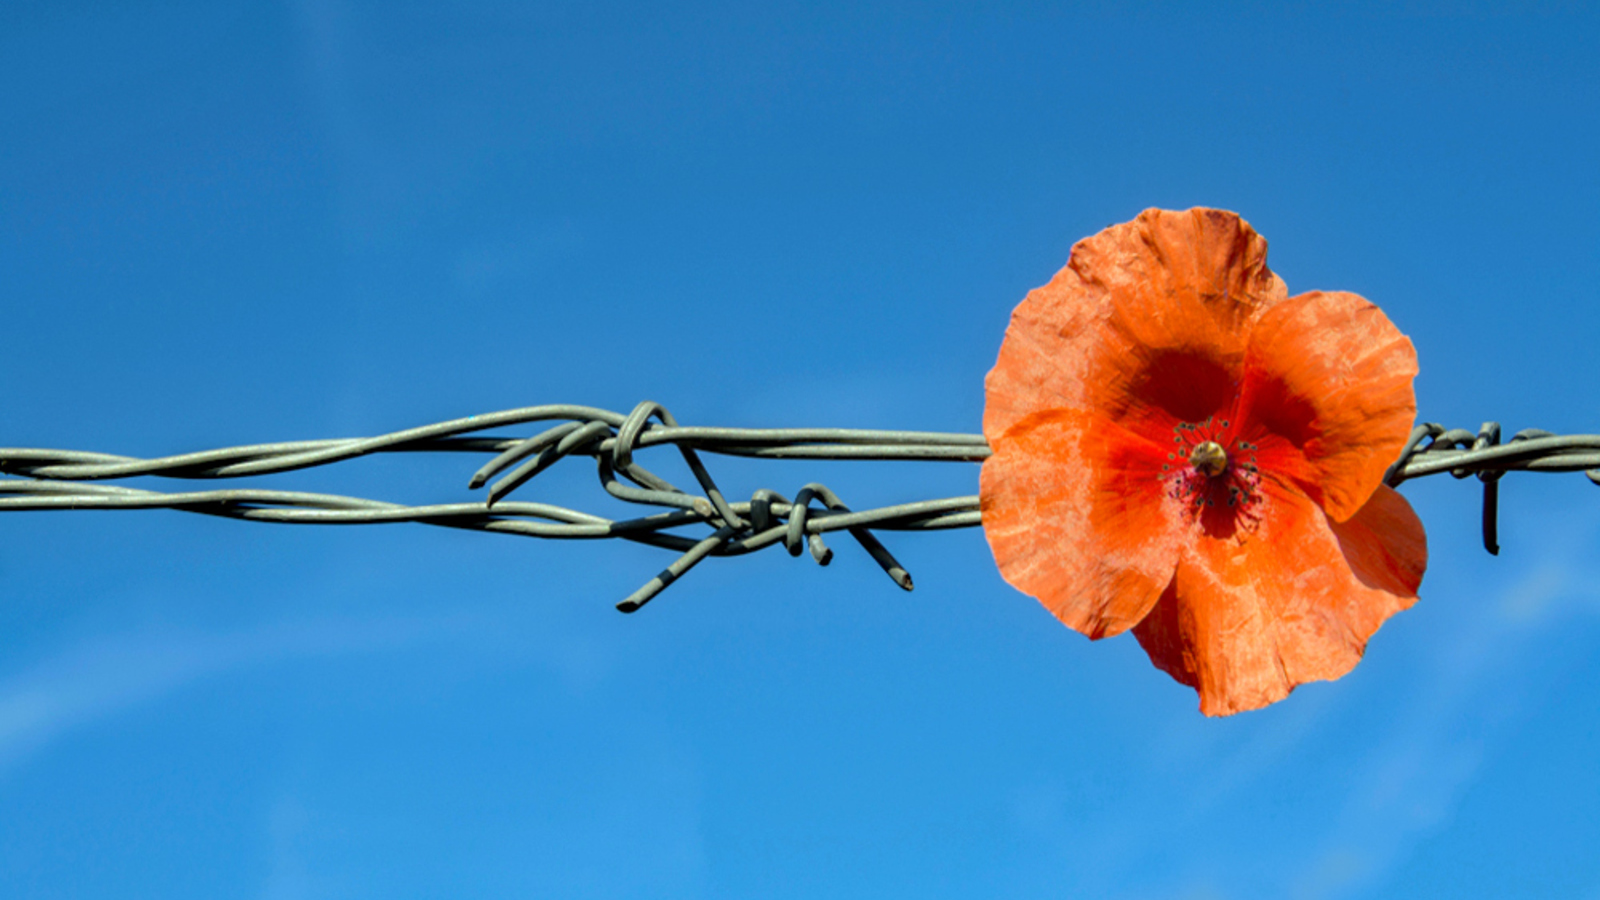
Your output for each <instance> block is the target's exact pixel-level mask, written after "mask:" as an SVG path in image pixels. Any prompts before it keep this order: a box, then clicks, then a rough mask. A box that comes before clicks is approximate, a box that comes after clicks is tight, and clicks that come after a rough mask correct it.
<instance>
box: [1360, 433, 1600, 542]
mask: <svg viewBox="0 0 1600 900" xmlns="http://www.w3.org/2000/svg"><path fill="white" fill-rule="evenodd" d="M1440 472H1449V473H1450V474H1451V475H1453V476H1455V477H1456V478H1466V477H1468V476H1471V475H1476V476H1478V480H1479V481H1482V482H1483V549H1485V550H1487V551H1489V552H1490V553H1491V554H1495V555H1499V553H1500V537H1499V526H1498V525H1497V524H1496V522H1497V520H1498V519H1499V512H1500V477H1501V476H1502V475H1505V474H1506V473H1507V472H1583V473H1584V474H1586V475H1587V476H1588V477H1589V480H1590V481H1592V482H1594V483H1595V484H1597V485H1600V434H1572V435H1565V436H1563V435H1558V434H1554V433H1553V432H1549V431H1544V430H1541V429H1538V428H1525V429H1523V430H1522V431H1519V432H1517V433H1516V434H1514V435H1512V436H1511V440H1510V441H1508V442H1507V443H1505V444H1501V443H1500V423H1499V422H1485V423H1483V425H1482V427H1480V428H1479V429H1478V431H1477V433H1476V434H1474V433H1473V432H1470V431H1467V430H1466V429H1464V428H1452V429H1446V428H1445V427H1444V426H1443V425H1440V424H1439V423H1437V422H1424V423H1422V424H1421V425H1418V426H1417V427H1415V428H1413V429H1411V436H1410V437H1409V438H1408V439H1407V440H1406V445H1405V448H1404V449H1403V450H1401V451H1400V458H1399V459H1397V460H1395V463H1394V465H1392V466H1390V467H1389V472H1388V474H1386V475H1385V476H1384V479H1383V481H1384V483H1385V484H1387V485H1389V486H1390V487H1398V486H1399V485H1400V483H1401V482H1402V481H1405V480H1407V479H1410V478H1419V477H1421V476H1423V475H1437V474H1438V473H1440Z"/></svg>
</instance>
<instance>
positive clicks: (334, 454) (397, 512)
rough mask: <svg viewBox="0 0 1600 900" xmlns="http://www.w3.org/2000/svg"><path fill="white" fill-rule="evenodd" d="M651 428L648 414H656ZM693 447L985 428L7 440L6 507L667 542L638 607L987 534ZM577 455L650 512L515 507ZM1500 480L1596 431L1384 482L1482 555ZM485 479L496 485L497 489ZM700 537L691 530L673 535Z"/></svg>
mask: <svg viewBox="0 0 1600 900" xmlns="http://www.w3.org/2000/svg"><path fill="white" fill-rule="evenodd" d="M652 420H653V421H652ZM532 422H557V423H558V424H555V425H552V426H550V427H548V428H546V429H544V430H542V431H540V432H538V433H537V434H534V435H532V436H531V437H526V438H516V437H503V436H493V435H482V434H478V433H479V432H483V431H486V430H489V429H494V428H502V427H506V426H512V425H522V424H527V423H532ZM666 445H671V446H673V447H675V448H677V451H678V453H679V454H680V455H681V456H682V458H683V460H684V462H685V463H686V464H687V465H688V467H689V471H690V472H691V473H693V475H694V478H695V481H696V482H697V484H698V487H699V492H698V493H691V492H688V491H685V490H682V489H680V488H678V487H676V486H674V485H673V484H671V483H670V482H668V481H667V480H665V479H663V478H662V477H660V476H659V475H657V474H656V473H654V472H652V471H651V470H649V469H647V468H645V467H644V466H642V465H640V464H639V463H638V462H637V461H636V460H635V454H636V452H638V451H642V450H647V449H649V448H652V447H662V446H666ZM418 452H427V453H489V454H493V457H492V458H491V459H490V460H489V462H487V463H486V464H484V465H483V466H482V467H481V468H479V469H478V470H477V471H476V472H475V473H474V474H473V475H472V477H471V479H470V480H469V481H468V487H469V488H470V489H473V490H476V489H479V488H482V487H483V486H484V485H485V484H488V485H489V489H488V492H487V494H486V496H485V498H484V499H483V500H481V501H477V502H469V503H445V504H433V505H424V506H407V505H404V504H400V503H390V502H385V501H380V500H368V499H363V498H360V497H349V496H343V495H338V494H320V493H307V492H302V491H278V490H261V489H254V488H223V489H217V490H198V491H172V492H165V491H157V490H146V489H142V488H132V487H124V486H121V485H109V484H95V483H93V482H100V481H107V480H112V479H122V478H134V477H143V476H159V477H164V478H177V479H191V480H206V479H227V478H244V477H249V476H255V475H269V474H274V473H279V472H289V471H294V470H297V469H306V468H311V467H314V466H322V465H328V464H330V463H335V462H341V461H343V460H348V459H354V458H356V457H361V456H367V455H371V454H375V453H418ZM701 453H713V454H721V455H725V456H745V457H756V458H762V459H832V460H841V459H853V460H902V461H945V462H982V461H983V460H984V459H986V458H988V456H989V446H988V444H987V443H986V442H985V441H984V439H983V436H982V435H978V434H950V433H944V432H929V431H876V430H864V429H844V428H781V429H775V428H768V429H757V428H707V427H698V426H683V425H679V424H678V422H677V420H676V419H674V418H673V417H672V415H671V413H669V412H667V410H666V409H665V408H664V407H662V406H661V405H660V404H658V403H652V402H648V401H646V402H644V403H640V404H639V405H638V406H636V407H634V408H633V411H632V412H630V413H628V414H627V415H623V414H621V413H617V412H613V411H611V410H606V409H599V408H596V407H591V406H576V405H564V404H563V405H549V406H530V407H524V408H521V409H512V410H505V411H502V412H495V413H489V414H486V415H479V416H468V417H467V418H464V419H452V420H450V421H448V422H439V423H436V424H433V425H425V426H422V427H419V428H411V429H407V430H405V431H396V432H393V433H390V434H385V435H379V436H377V437H371V438H346V439H333V440H316V441H293V442H284V443H274V444H253V445H249V446H243V447H228V448H223V449H219V450H208V451H203V452H199V453H187V454H182V455H179V456H165V457H160V458H156V459H139V458H135V457H128V456H116V455H112V454H107V453H89V452H83V451H75V450H40V449H21V448H0V475H10V476H19V477H11V478H0V512H5V511H21V510H63V509H175V510H181V511H185V512H195V513H202V514H205V515H213V516H223V517H227V518H234V519H250V520H253V521H258V522H281V523H291V524H324V525H368V524H378V523H389V522H420V523H422V524H425V525H437V526H442V527H447V528H464V529H472V530H477V531H494V532H501V533H505V534H520V535H524V536H528V537H541V538H564V539H591V540H592V539H600V538H621V539H623V540H629V541H636V542H639V543H643V544H650V545H653V546H657V547H664V548H667V549H669V550H675V551H677V552H678V553H679V554H680V555H679V556H678V558H677V559H676V560H674V561H673V562H672V563H671V564H670V565H668V566H667V567H666V568H665V569H663V570H662V571H661V572H659V573H658V574H657V575H656V576H655V577H654V578H652V579H650V580H649V581H648V582H646V583H645V584H644V585H643V586H642V587H640V588H639V589H638V590H636V591H634V592H633V593H632V594H630V595H629V596H628V597H627V598H626V599H624V600H623V601H622V602H621V603H618V604H617V608H618V609H619V610H621V611H623V612H633V611H635V610H637V609H639V608H640V607H642V606H644V605H645V604H646V603H648V602H650V600H651V599H652V598H653V597H655V596H656V595H657V594H659V593H660V592H661V591H662V590H663V589H664V588H666V587H667V586H668V585H670V584H672V583H673V582H674V581H676V580H678V579H679V578H681V577H682V576H683V575H684V574H685V573H686V572H688V571H689V570H690V569H691V568H693V567H694V566H695V565H696V564H697V563H699V562H700V561H701V560H703V559H705V558H706V557H708V556H739V555H742V554H745V553H751V552H754V551H756V550H760V549H763V548H765V547H770V546H775V545H779V544H781V545H782V546H783V547H784V548H785V549H787V550H788V552H789V554H790V555H791V556H799V555H800V554H801V553H802V552H803V551H805V550H808V549H809V551H810V553H811V557H812V559H814V560H815V561H816V562H817V563H818V564H819V565H824V566H825V565H827V564H828V563H829V562H830V561H832V559H833V551H832V549H830V548H829V547H828V545H827V543H826V542H825V541H824V540H823V535H824V534H827V533H830V532H835V531H847V532H849V533H850V536H851V537H853V538H854V539H855V540H856V542H857V543H859V544H860V545H861V546H862V548H863V549H865V550H866V552H867V554H868V555H869V556H871V557H872V559H873V560H874V561H875V562H876V563H877V564H878V565H879V566H880V567H881V568H882V569H883V570H884V572H885V573H887V574H888V576H889V577H890V578H891V579H893V581H894V582H895V584H897V585H899V586H900V587H901V588H903V589H905V590H908V591H909V590H911V588H912V581H911V575H910V574H909V573H907V572H906V570H905V568H904V567H903V566H901V565H900V563H899V562H898V561H897V560H896V559H895V557H894V555H893V554H891V553H890V552H889V550H888V549H887V548H885V547H884V546H883V544H882V542H881V541H879V540H878V538H877V536H876V535H874V534H873V532H874V531H875V530H876V531H929V530H936V529H946V528H969V527H972V526H975V525H979V524H982V519H981V515H980V512H979V506H978V497H977V495H969V496H960V497H946V498H942V499H936V500H923V501H918V502H913V503H903V504H897V505H894V506H884V507H878V508H875V509H867V510H855V511H852V510H851V509H850V507H848V506H846V505H845V504H844V502H843V501H841V500H840V498H839V497H838V495H837V494H835V493H834V492H833V491H831V490H829V489H828V488H827V487H825V486H823V485H821V484H816V483H812V484H807V485H805V486H804V487H802V488H801V489H800V490H799V491H798V492H797V493H796V495H795V497H794V499H793V500H790V499H789V498H788V497H786V496H785V495H783V494H780V493H778V492H776V491H772V490H766V489H762V490H758V491H756V492H754V493H753V494H751V496H750V499H749V500H747V501H737V502H733V501H729V500H728V499H727V497H726V496H724V494H723V493H722V491H721V490H720V489H719V488H718V486H717V483H716V481H715V480H714V479H713V478H712V477H711V474H710V472H709V471H707V469H706V467H705V464H704V462H703V461H702V460H701V458H700V454H701ZM569 456H586V457H590V458H592V459H593V460H594V461H595V463H596V467H597V470H598V474H599V479H600V483H601V485H602V486H603V487H604V488H605V490H606V492H607V493H609V494H611V495H612V496H613V497H616V498H618V499H620V500H624V501H627V502H630V503H635V504H640V505H643V506H647V507H653V508H654V509H655V510H656V511H655V512H652V513H650V514H647V515H644V516H640V517H637V518H631V519H610V518H606V517H604V516H599V515H594V514H591V513H586V512H581V511H578V510H575V509H568V508H566V507H562V506H555V505H552V504H548V503H537V502H532V501H523V500H509V499H507V498H508V497H509V495H510V494H511V493H512V492H514V491H515V490H516V489H518V488H519V487H521V486H522V485H524V484H526V483H527V482H528V481H529V480H530V479H532V478H533V477H535V476H537V475H539V474H540V473H541V472H544V471H545V470H546V469H549V468H550V467H551V466H553V465H554V464H555V463H557V462H558V461H560V460H561V459H563V458H566V457H569ZM1510 471H1526V472H1576V471H1587V474H1588V477H1589V479H1590V480H1591V481H1593V482H1595V483H1596V484H1600V435H1569V436H1564V437H1563V436H1558V435H1554V434H1551V433H1550V432H1547V431H1539V430H1536V429H1529V430H1526V431H1520V432H1518V433H1517V434H1516V435H1514V436H1513V437H1512V438H1511V440H1510V441H1509V442H1507V443H1505V444H1501V443H1500V426H1499V424H1498V423H1495V422H1486V423H1484V425H1483V427H1482V428H1480V429H1479V430H1478V431H1477V432H1476V433H1474V432H1470V431H1465V430H1462V429H1454V430H1446V429H1445V428H1444V427H1443V426H1442V425H1437V424H1434V423H1431V422H1430V423H1424V424H1422V425H1419V426H1417V427H1416V428H1415V429H1414V430H1413V431H1412V433H1411V436H1410V438H1409V440H1408V441H1407V442H1406V445H1405V449H1404V450H1403V451H1402V453H1401V454H1400V458H1399V459H1398V460H1396V461H1395V463H1394V465H1393V466H1391V467H1390V468H1389V471H1388V474H1387V475H1386V476H1385V479H1384V481H1385V483H1387V484H1388V485H1390V486H1391V487H1393V486H1398V485H1399V484H1400V483H1401V482H1403V481H1406V480H1408V479H1411V478H1419V477H1422V476H1425V475H1434V474H1438V473H1440V472H1450V473H1451V474H1452V475H1454V476H1455V477H1457V478H1465V477H1468V476H1470V475H1476V476H1477V477H1478V478H1479V479H1480V480H1481V481H1482V482H1483V485H1484V504H1483V535H1484V547H1485V548H1486V549H1487V550H1488V551H1489V552H1490V553H1498V552H1499V543H1498V539H1497V535H1496V526H1495V519H1496V516H1497V510H1498V505H1499V480H1500V477H1501V476H1502V475H1504V474H1505V473H1506V472H1510ZM491 481H492V482H493V483H492V484H491V483H490V482H491ZM693 527H699V528H700V529H702V530H704V529H709V533H702V534H700V535H699V536H692V535H686V534H681V533H678V530H679V529H683V528H693Z"/></svg>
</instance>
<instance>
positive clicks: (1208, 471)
mask: <svg viewBox="0 0 1600 900" xmlns="http://www.w3.org/2000/svg"><path fill="white" fill-rule="evenodd" d="M1189 465H1191V466H1194V468H1195V471H1197V472H1200V473H1202V474H1205V475H1209V476H1211V477H1212V478H1215V477H1217V476H1218V475H1221V474H1222V473H1223V472H1225V471H1227V469H1228V451H1226V450H1224V449H1222V445H1221V444H1219V443H1217V442H1216V441H1202V442H1200V443H1199V444H1196V445H1195V448H1194V449H1193V450H1191V451H1189Z"/></svg>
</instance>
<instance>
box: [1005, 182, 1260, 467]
mask: <svg viewBox="0 0 1600 900" xmlns="http://www.w3.org/2000/svg"><path fill="white" fill-rule="evenodd" d="M1266 255H1267V244H1266V241H1265V240H1264V239H1263V238H1262V237H1261V236H1260V235H1258V234H1256V233H1255V231H1254V230H1253V229H1251V228H1250V226H1249V225H1248V224H1247V223H1245V222H1244V220H1242V219H1240V218H1239V217H1238V215H1236V214H1234V213H1231V212H1226V211H1223V210H1215V209H1191V210H1188V211H1186V212H1172V211H1168V210H1159V209H1150V210H1146V211H1145V212H1143V213H1142V214H1140V216H1139V217H1138V218H1137V219H1135V220H1133V221H1132V222H1127V223H1124V224H1121V225H1114V226H1112V227H1110V228H1107V229H1106V230H1104V231H1102V232H1100V233H1099V234H1097V235H1094V236H1093V237H1089V238H1085V239H1084V240H1082V241H1079V242H1078V243H1077V245H1076V246H1074V247H1073V248H1072V257H1071V259H1070V260H1069V261H1068V263H1067V265H1066V267H1065V268H1063V269H1062V270H1061V271H1060V272H1058V273H1056V275H1055V277H1054V278H1052V279H1051V280H1050V283H1049V284H1046V285H1044V286H1043V287H1041V288H1038V289H1036V290H1034V291H1032V292H1031V293H1029V294H1028V296H1027V297H1026V298H1025V299H1024V300H1023V301H1022V303H1021V304H1020V305H1018V307H1017V308H1016V310H1015V311H1014V312H1013V313H1012V316H1011V325H1010V327H1008V328H1007V329H1006V337H1005V341H1004V343H1003V344H1002V345H1001V348H1000V356H999V359H998V361H997V362H996V363H995V367H994V369H993V370H992V371H990V373H989V376H988V378H987V380H986V381H985V389H986V399H985V405H984V421H983V430H984V434H985V435H987V436H988V437H989V438H990V441H991V443H992V442H993V441H994V439H995V438H996V437H997V436H999V435H1001V434H1003V433H1005V431H1006V430H1007V429H1009V428H1011V427H1012V426H1013V425H1014V424H1016V423H1017V422H1018V421H1020V420H1021V419H1022V418H1024V417H1026V416H1028V415H1029V414H1031V413H1034V412H1037V411H1039V410H1045V409H1056V408H1072V409H1087V410H1096V411H1101V412H1104V413H1105V414H1107V415H1109V416H1111V417H1112V418H1117V419H1123V420H1125V421H1124V424H1126V425H1128V426H1129V427H1130V428H1133V429H1134V430H1137V431H1141V432H1146V433H1150V432H1151V431H1152V429H1153V430H1162V429H1165V428H1167V427H1170V425H1171V424H1173V423H1174V422H1175V421H1199V420H1200V419H1203V418H1205V416H1207V415H1210V414H1212V413H1215V412H1217V411H1219V409H1220V408H1221V407H1222V406H1223V405H1225V404H1226V403H1227V401H1229V400H1230V399H1231V398H1232V396H1233V393H1234V390H1235V385H1236V383H1237V378H1238V376H1239V369H1240V365H1241V361H1242V359H1243V356H1244V351H1245V340H1246V337H1245V336H1246V333H1247V329H1246V328H1244V327H1243V325H1244V323H1245V322H1247V321H1248V320H1250V319H1251V317H1253V316H1254V315H1255V314H1256V313H1257V311H1258V310H1260V309H1262V308H1264V307H1266V306H1269V305H1271V304H1273V303H1276V302H1279V301H1281V300H1282V299H1284V298H1286V297H1287V296H1288V291H1287V290H1286V289H1285V288H1284V285H1283V281H1282V279H1280V278H1278V277H1277V276H1276V275H1274V274H1272V272H1271V271H1270V270H1269V269H1267V265H1266ZM1152 417H1153V418H1155V419H1157V420H1159V421H1158V422H1155V423H1151V424H1150V426H1149V427H1141V424H1140V423H1141V421H1142V420H1146V419H1150V418H1152Z"/></svg>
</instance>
